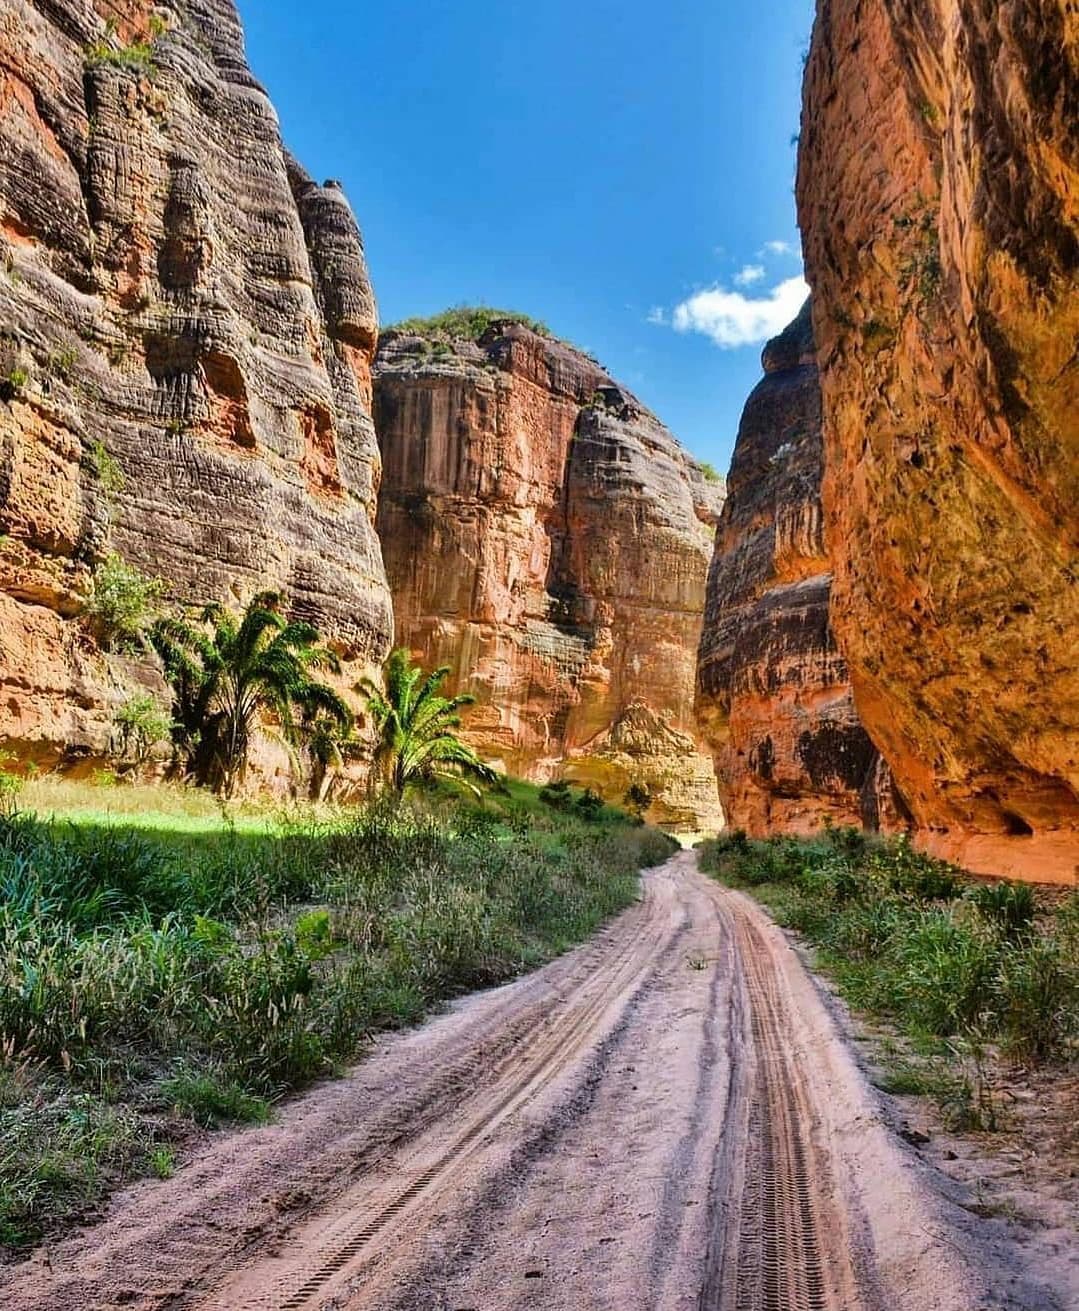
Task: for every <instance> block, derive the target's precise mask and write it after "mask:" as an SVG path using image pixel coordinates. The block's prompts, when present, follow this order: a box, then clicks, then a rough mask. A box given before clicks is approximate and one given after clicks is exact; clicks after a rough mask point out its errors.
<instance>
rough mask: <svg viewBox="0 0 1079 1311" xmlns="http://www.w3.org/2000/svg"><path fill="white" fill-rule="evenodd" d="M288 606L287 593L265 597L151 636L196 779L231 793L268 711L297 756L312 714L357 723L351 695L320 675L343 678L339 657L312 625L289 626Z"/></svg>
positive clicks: (177, 735)
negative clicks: (305, 721)
mask: <svg viewBox="0 0 1079 1311" xmlns="http://www.w3.org/2000/svg"><path fill="white" fill-rule="evenodd" d="M283 606H284V598H283V597H282V596H281V595H280V594H279V593H276V592H262V593H260V594H259V595H258V596H256V597H254V598H253V599H252V600H251V602H250V603H249V604H248V606H247V608H246V609H245V610H244V612H243V614H242V615H239V616H237V615H234V614H232V613H231V612H230V611H228V610H226V609H225V608H224V607H223V606H219V605H211V606H207V607H206V609H205V610H203V612H202V614H201V616H200V619H199V621H198V624H192V623H189V622H188V621H186V620H182V619H163V620H161V621H159V622H158V623H157V624H156V625H155V626H154V629H153V632H152V635H151V640H152V641H153V644H154V647H155V649H156V650H157V652H158V654H159V655H160V656H161V659H162V662H163V663H164V666H165V674H166V677H167V678H168V680H169V682H170V684H171V685H172V688H173V696H174V706H175V708H174V718H175V721H176V728H175V730H174V734H173V741H174V744H175V745H176V747H177V751H178V753H179V754H180V755H181V756H182V757H184V758H186V760H187V763H188V767H189V769H190V771H191V772H192V773H193V774H194V777H195V779H196V781H197V782H199V783H203V784H206V785H208V786H210V787H213V788H214V789H215V791H218V792H220V793H221V794H222V795H224V796H225V797H231V796H233V794H234V793H235V790H236V787H237V785H238V784H239V783H240V781H241V780H242V778H243V775H244V772H245V770H246V768H247V761H248V756H249V754H250V750H251V743H252V740H253V737H254V735H255V733H256V731H257V729H258V726H259V723H260V720H261V718H262V717H263V715H264V714H266V713H269V714H272V715H273V716H274V717H275V718H276V720H277V722H278V724H279V725H280V733H281V737H282V740H283V741H284V743H285V745H286V747H287V748H288V749H289V750H290V752H291V750H292V748H293V747H294V746H295V745H297V744H298V743H299V742H301V741H302V722H303V718H304V717H307V718H308V720H313V719H315V718H316V717H328V718H329V719H332V720H333V721H334V722H335V723H336V724H337V725H338V726H339V729H340V730H341V731H343V732H344V731H347V730H348V729H350V728H351V726H352V712H351V711H350V710H349V708H348V706H347V705H346V703H345V701H344V700H343V698H342V697H340V696H339V695H338V694H337V693H336V692H335V691H334V690H333V688H331V687H330V686H329V685H328V684H326V683H323V682H320V681H319V680H318V679H316V678H313V677H312V671H313V670H317V669H330V670H332V671H333V672H339V669H340V666H339V663H338V660H337V657H336V656H335V655H334V653H333V652H332V651H331V650H329V648H328V647H325V646H323V645H321V642H320V638H319V632H318V629H317V628H315V627H314V626H313V625H312V624H308V623H303V622H299V621H289V620H287V619H286V618H285V616H284V615H283V614H282V609H283ZM297 711H299V712H300V718H299V719H297Z"/></svg>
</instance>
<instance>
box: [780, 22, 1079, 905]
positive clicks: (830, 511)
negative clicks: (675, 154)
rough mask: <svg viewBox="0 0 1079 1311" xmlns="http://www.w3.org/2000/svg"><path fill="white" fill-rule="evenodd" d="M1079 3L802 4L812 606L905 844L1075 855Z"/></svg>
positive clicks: (989, 866) (1036, 874)
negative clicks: (819, 604) (813, 370)
mask: <svg viewBox="0 0 1079 1311" xmlns="http://www.w3.org/2000/svg"><path fill="white" fill-rule="evenodd" d="M1077 104H1079V14H1077V12H1076V8H1075V6H1074V5H1073V4H1070V3H1066V2H1065V0H1045V2H1044V3H1034V2H1033V0H1018V2H1016V3H1007V4H1003V3H985V2H977V3H974V2H971V3H968V2H966V0H963V2H961V0H820V3H819V5H818V17H817V24H816V28H815V31H814V35H813V41H812V48H811V52H810V57H809V63H808V68H807V75H806V82H805V103H804V114H803V124H802V133H801V158H800V168H799V180H798V201H799V211H800V219H801V224H802V229H803V233H804V241H805V254H806V266H807V275H808V278H809V281H810V283H811V285H812V287H813V307H814V310H813V318H814V326H815V334H816V340H817V347H818V358H819V365H820V380H821V390H822V396H823V414H824V446H825V467H826V477H825V483H824V498H823V499H824V507H825V515H826V520H827V523H826V535H827V538H828V541H829V543H830V558H831V565H832V570H833V574H834V582H833V587H832V598H831V621H832V626H833V628H834V630H835V633H836V636H837V639H838V642H839V646H840V649H841V651H842V652H843V655H844V658H845V659H846V661H847V664H848V665H849V667H850V671H851V678H852V681H853V685H854V690H855V699H856V702H857V705H858V710H859V715H860V717H861V719H862V721H863V723H864V724H865V726H866V728H867V730H868V731H869V733H870V735H871V736H872V738H873V740H874V741H875V742H876V743H877V745H878V747H879V748H880V750H881V751H882V753H883V755H884V756H885V758H886V759H887V760H888V762H889V764H890V766H891V768H892V770H893V773H894V775H895V779H896V782H897V784H898V786H899V788H900V789H901V791H902V793H903V795H904V796H905V798H906V800H907V803H908V805H909V807H910V809H911V811H912V813H913V816H914V819H915V822H916V824H917V827H918V832H919V835H920V838H919V840H920V841H921V842H922V843H924V845H925V846H926V847H927V848H928V849H930V850H932V851H935V852H937V853H939V854H941V855H943V856H947V857H950V858H952V859H955V860H958V861H959V862H961V863H963V864H965V865H967V866H968V867H970V868H972V869H975V870H982V871H985V872H987V873H994V874H1011V875H1016V876H1019V877H1029V878H1045V879H1055V880H1061V881H1065V882H1073V881H1075V878H1076V869H1077V863H1079V660H1077V658H1076V657H1077V652H1079V551H1077V546H1079V516H1077V515H1076V506H1077V505H1079V350H1077V341H1079V288H1077V275H1079V235H1077V218H1079V135H1077V132H1076V108H1075V107H1076V105H1077Z"/></svg>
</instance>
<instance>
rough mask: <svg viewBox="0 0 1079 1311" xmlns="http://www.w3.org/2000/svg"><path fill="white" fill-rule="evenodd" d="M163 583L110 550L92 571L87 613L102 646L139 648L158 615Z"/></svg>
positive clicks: (128, 648)
mask: <svg viewBox="0 0 1079 1311" xmlns="http://www.w3.org/2000/svg"><path fill="white" fill-rule="evenodd" d="M164 594H165V585H164V583H163V582H162V581H161V579H160V578H149V577H147V575H146V574H144V573H143V572H142V571H141V570H139V569H136V568H135V566H134V565H129V564H127V563H125V561H124V560H123V558H122V557H121V556H119V555H117V554H116V553H115V552H110V554H108V555H107V556H106V557H105V559H104V560H103V561H102V562H101V564H99V565H98V567H97V569H96V570H95V571H94V587H93V592H92V593H91V595H90V599H89V601H88V602H87V607H86V608H87V612H88V613H89V615H90V616H91V618H92V619H93V621H94V624H95V626H96V628H97V630H98V633H99V636H100V639H101V642H102V645H103V646H105V647H106V648H108V649H111V650H116V651H139V650H145V649H146V646H147V633H148V632H149V629H150V627H151V625H152V624H153V622H154V620H155V619H156V617H157V614H158V610H159V607H160V603H161V600H162V598H163V596H164Z"/></svg>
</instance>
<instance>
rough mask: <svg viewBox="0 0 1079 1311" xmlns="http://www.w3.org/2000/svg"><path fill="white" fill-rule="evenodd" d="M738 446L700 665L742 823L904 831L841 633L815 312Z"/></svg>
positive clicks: (702, 690)
mask: <svg viewBox="0 0 1079 1311" xmlns="http://www.w3.org/2000/svg"><path fill="white" fill-rule="evenodd" d="M763 362H764V369H765V377H764V379H763V381H762V382H760V383H759V384H758V386H757V387H756V389H755V390H754V391H753V393H752V395H751V396H750V398H749V400H748V401H747V402H746V407H745V411H744V413H743V415H742V422H741V425H740V426H739V430H738V440H737V442H736V444H735V448H734V457H733V460H732V463H731V472H730V477H729V479H728V482H727V501H726V504H725V505H724V507H723V513H722V514H721V515H720V519H719V527H718V530H717V532H716V547H715V555H714V557H713V560H712V567H711V570H710V571H709V575H708V595H707V601H706V607H705V619H704V630H703V633H702V636H701V644H700V657H699V665H698V696H697V713H698V716H699V719H700V722H701V726H702V728H703V730H704V731H705V733H706V735H707V737H708V740H709V742H710V744H711V746H712V749H713V751H714V752H715V757H716V772H717V773H718V775H719V781H720V795H721V797H722V801H723V808H724V811H725V813H726V816H727V823H728V824H729V825H730V826H731V827H732V828H741V829H745V830H746V832H748V833H749V834H751V835H752V836H754V837H767V836H770V835H773V834H781V833H796V834H806V833H812V832H814V831H815V830H816V829H818V828H819V827H820V825H821V823H822V822H824V821H827V822H829V823H834V824H854V825H863V824H864V825H865V826H867V827H870V828H879V827H881V826H882V825H883V826H885V827H890V826H893V825H894V824H895V823H896V822H897V821H898V815H897V813H896V810H895V799H894V798H893V797H892V795H891V789H890V780H889V778H888V774H887V770H886V768H884V767H883V766H882V762H881V760H880V757H879V755H878V753H877V751H876V749H875V747H874V746H873V743H872V742H871V741H870V739H869V737H868V735H867V734H866V732H865V730H864V729H863V728H862V726H861V724H860V723H859V721H858V716H857V714H856V713H855V709H854V697H853V692H852V689H851V682H850V676H849V673H848V671H847V666H846V664H845V662H844V660H843V658H842V656H841V655H840V654H839V651H838V650H837V649H836V645H835V640H834V638H833V637H832V632H831V629H830V627H829V624H828V594H829V590H830V587H831V573H830V569H829V562H828V556H827V551H826V550H825V546H824V538H823V532H822V526H823V520H822V515H821V505H820V483H821V472H822V468H821V465H822V460H821V434H820V388H819V383H818V378H817V365H816V359H815V354H814V348H813V334H812V328H811V326H810V320H809V304H808V302H807V303H806V306H805V308H804V309H803V310H802V313H801V314H800V315H799V317H798V318H797V319H796V320H795V322H794V323H792V324H791V325H790V327H789V328H787V330H786V331H785V332H784V333H783V334H782V335H781V336H779V337H777V338H776V339H775V340H774V341H771V342H769V343H768V345H767V346H766V347H765V350H764V361H763Z"/></svg>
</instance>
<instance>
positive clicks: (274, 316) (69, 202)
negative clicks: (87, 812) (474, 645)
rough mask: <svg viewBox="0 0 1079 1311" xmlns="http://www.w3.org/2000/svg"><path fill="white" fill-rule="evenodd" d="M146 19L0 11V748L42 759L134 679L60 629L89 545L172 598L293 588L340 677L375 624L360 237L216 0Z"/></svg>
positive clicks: (375, 553)
mask: <svg viewBox="0 0 1079 1311" xmlns="http://www.w3.org/2000/svg"><path fill="white" fill-rule="evenodd" d="M9 10H10V12H9ZM153 12H154V7H153V6H152V5H151V4H149V3H144V2H143V0H95V3H94V4H93V5H89V4H86V3H81V2H80V3H75V0H71V2H70V3H67V2H65V0H60V2H59V3H58V2H57V0H49V3H45V0H20V3H19V4H17V5H15V6H13V7H11V6H9V7H7V8H6V9H5V12H4V14H3V15H2V16H0V68H2V69H3V72H2V73H0V109H2V112H0V156H2V158H3V160H4V164H5V167H4V169H3V170H2V172H0V315H2V317H3V323H4V336H3V338H2V339H0V380H4V385H3V387H2V389H0V601H2V602H3V614H4V627H5V641H4V646H3V648H2V649H0V659H2V661H3V664H2V666H0V746H3V745H4V743H5V741H6V742H8V743H14V744H15V745H16V747H17V749H18V750H19V752H20V753H21V754H23V755H27V756H34V757H35V758H37V759H42V760H46V759H47V760H50V761H60V762H68V763H70V762H72V761H73V760H84V759H86V758H88V757H89V756H92V755H95V754H96V755H97V756H98V757H100V756H103V755H104V754H105V753H106V752H107V750H108V744H109V736H110V732H111V719H112V715H113V713H114V711H115V707H116V704H117V703H118V701H120V700H122V699H123V697H124V695H125V693H124V687H125V682H124V680H125V678H128V677H129V675H130V678H129V682H130V686H131V687H132V689H133V688H134V687H135V686H136V685H137V684H138V682H139V679H138V671H137V670H134V669H132V670H130V671H127V672H126V673H125V670H124V669H123V668H122V662H117V661H115V660H113V661H108V660H103V659H101V658H95V657H94V655H93V652H92V650H91V649H90V648H89V646H88V643H87V638H86V633H85V631H84V626H83V622H82V619H81V618H80V614H79V612H80V610H81V609H82V608H83V606H84V604H85V600H86V596H87V594H88V591H89V587H90V581H91V577H92V574H93V570H94V568H95V566H96V565H97V564H98V563H99V562H100V561H101V559H102V558H103V556H104V555H105V553H106V552H107V551H110V550H115V551H117V552H119V553H120V554H121V555H122V556H123V557H124V558H125V559H126V560H127V561H128V562H129V563H131V564H134V565H136V566H138V567H139V568H141V569H142V570H143V571H144V572H146V573H149V574H153V575H158V576H160V577H161V578H163V579H164V580H165V582H166V584H167V587H168V591H169V593H170V595H171V597H172V598H173V599H174V600H175V601H177V602H206V601H211V600H212V601H232V600H236V601H243V600H246V599H247V598H248V597H250V596H251V595H252V594H254V593H255V592H257V591H260V590H264V589H266V588H278V589H281V590H283V591H285V592H287V593H288V594H289V596H290V598H291V600H292V603H293V606H294V607H295V610H296V611H297V612H298V613H299V614H301V615H302V616H303V617H304V618H306V619H310V620H313V621H314V622H315V623H317V624H318V625H319V627H320V628H321V629H322V631H323V633H324V634H325V635H326V636H327V637H328V638H329V639H330V640H331V641H332V642H333V644H334V646H335V648H336V649H337V650H338V651H340V652H341V654H342V656H343V657H345V658H346V659H347V660H348V661H354V662H355V668H354V669H353V670H352V671H351V677H350V678H349V679H348V681H349V682H355V681H356V678H357V677H358V675H359V673H360V672H362V671H363V670H366V669H369V668H370V667H371V665H372V664H374V663H376V662H378V661H379V660H381V658H382V657H383V655H384V654H385V652H386V650H387V649H388V647H389V643H390V640H391V636H392V617H391V613H390V598H389V591H388V589H387V586H386V579H385V573H384V570H383V567H382V560H381V555H380V551H379V546H378V541H377V539H376V537H375V531H374V503H375V498H376V495H377V488H378V482H379V456H378V446H377V442H376V440H375V436H374V427H373V424H372V420H371V414H370V363H371V357H372V356H373V353H374V347H375V339H376V336H377V312H376V309H375V303H374V297H373V295H372V292H371V287H370V282H369V279H368V276H367V269H366V264H365V259H364V252H363V243H362V240H361V237H360V233H359V230H358V228H357V226H356V221H355V219H354V217H353V215H352V211H351V210H350V208H349V206H348V203H347V201H346V200H345V198H344V196H343V194H342V193H341V191H340V188H339V187H337V186H336V184H327V185H326V186H317V185H316V184H315V183H314V182H313V181H312V180H311V179H310V178H309V177H307V175H306V174H305V173H304V172H303V170H302V169H301V168H300V167H299V166H298V165H297V164H296V163H295V161H293V160H292V159H291V158H290V157H289V156H288V155H287V154H286V153H285V152H284V151H283V149H282V146H281V140H280V130H279V126H278V122H277V116H276V114H275V112H274V109H273V107H272V106H271V104H270V103H269V101H268V99H267V97H266V95H265V92H264V91H263V90H262V88H261V87H259V85H258V84H257V82H256V81H255V80H254V78H253V77H252V75H251V74H250V72H249V71H248V69H247V67H246V64H245V62H244V54H243V34H242V31H241V28H240V23H239V18H238V15H237V13H236V8H235V5H234V4H232V3H231V0H214V2H213V3H209V4H203V5H199V6H196V7H194V8H193V9H191V10H190V12H187V11H185V14H184V15H183V16H180V15H178V14H175V15H174V16H173V18H172V19H171V20H170V26H169V31H168V33H167V35H163V34H161V33H160V32H159V31H158V29H157V25H156V24H151V22H150V18H151V15H152V13H153ZM106 20H112V21H111V23H110V26H109V27H108V28H106ZM132 42H149V43H150V45H151V51H150V54H151V56H152V64H153V67H152V69H148V68H147V67H146V60H145V55H144V54H143V53H141V52H137V54H136V55H135V56H134V57H133V59H132V60H130V61H128V62H127V63H125V60H124V58H123V54H122V47H125V46H130V44H131V43H132ZM99 43H104V44H105V45H106V46H109V47H111V48H112V49H113V50H115V51H116V52H117V57H116V58H115V59H105V60H93V59H91V60H89V61H88V60H87V51H88V50H90V49H92V48H93V47H94V46H95V45H96V44H99Z"/></svg>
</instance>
